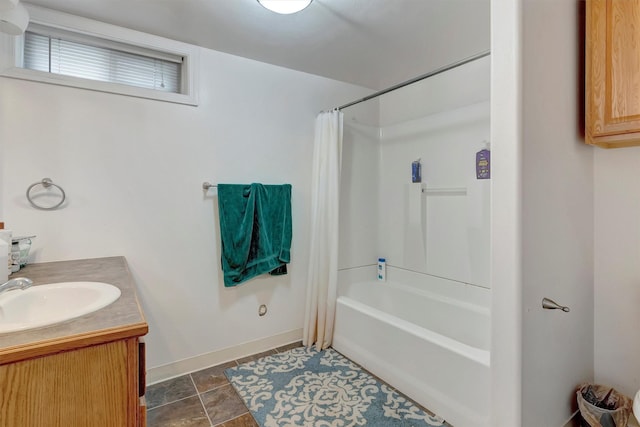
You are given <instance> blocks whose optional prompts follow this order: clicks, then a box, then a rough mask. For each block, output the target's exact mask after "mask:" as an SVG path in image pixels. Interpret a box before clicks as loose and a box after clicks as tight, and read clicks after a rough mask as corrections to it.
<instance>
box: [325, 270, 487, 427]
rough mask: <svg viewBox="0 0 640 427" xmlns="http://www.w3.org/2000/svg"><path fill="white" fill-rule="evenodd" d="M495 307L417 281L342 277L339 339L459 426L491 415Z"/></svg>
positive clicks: (347, 351) (336, 343)
mask: <svg viewBox="0 0 640 427" xmlns="http://www.w3.org/2000/svg"><path fill="white" fill-rule="evenodd" d="M489 345H490V315H489V309H488V308H487V307H483V306H481V305H477V304H472V303H469V302H464V301H460V300H456V299H453V298H451V297H447V296H442V295H438V294H435V293H431V292H427V291H423V290H421V289H416V288H414V287H410V286H406V285H402V284H394V283H389V282H387V283H381V282H377V281H374V282H358V283H350V284H342V285H341V286H340V290H339V296H338V300H337V304H336V323H335V330H334V336H333V347H334V348H335V349H336V350H337V351H339V352H340V353H342V354H344V355H345V356H347V357H349V358H350V359H352V360H353V361H355V362H356V363H358V364H360V365H361V366H363V367H364V368H365V369H367V370H369V371H370V372H372V373H373V374H374V375H376V376H378V377H380V378H381V379H383V380H384V381H386V382H388V383H389V384H390V385H391V386H393V387H395V388H396V389H397V390H399V391H400V392H402V393H404V394H406V395H407V396H409V397H410V398H412V399H413V400H415V401H416V402H418V403H420V404H421V405H423V406H424V407H426V408H428V409H430V410H431V411H433V412H435V413H436V414H437V415H439V416H441V417H443V418H444V419H446V420H447V421H448V422H449V423H450V424H452V425H453V426H454V427H482V426H488V423H489V394H490V383H489V381H490V371H489V369H490V368H489Z"/></svg>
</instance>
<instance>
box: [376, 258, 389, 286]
mask: <svg viewBox="0 0 640 427" xmlns="http://www.w3.org/2000/svg"><path fill="white" fill-rule="evenodd" d="M378 280H379V281H381V282H386V280H387V262H386V260H385V259H384V258H378Z"/></svg>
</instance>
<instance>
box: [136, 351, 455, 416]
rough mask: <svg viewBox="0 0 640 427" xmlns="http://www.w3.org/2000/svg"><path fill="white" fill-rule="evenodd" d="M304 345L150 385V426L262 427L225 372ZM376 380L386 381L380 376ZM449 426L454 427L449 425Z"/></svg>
mask: <svg viewBox="0 0 640 427" xmlns="http://www.w3.org/2000/svg"><path fill="white" fill-rule="evenodd" d="M301 345H302V343H300V342H297V343H293V344H290V345H286V346H283V347H278V348H275V349H273V350H269V351H265V352H263V353H259V354H254V355H253V356H249V357H244V358H242V359H238V360H235V361H232V362H228V363H223V364H222V365H217V366H213V367H211V368H206V369H203V370H201V371H197V372H192V373H191V374H186V375H183V376H180V377H177V378H173V379H170V380H167V381H163V382H161V383H157V384H154V385H150V386H148V387H147V391H146V394H145V397H146V400H147V426H148V427H211V426H215V427H259V426H258V424H257V423H256V422H255V420H254V419H253V417H252V416H251V414H250V413H249V410H248V409H247V407H246V406H245V404H244V402H243V401H242V399H241V398H240V396H238V394H237V393H236V391H235V390H234V388H233V387H232V386H231V384H230V383H229V381H227V378H226V377H225V375H224V371H225V369H227V368H229V367H233V366H236V365H241V364H243V363H245V362H249V361H251V360H256V359H259V358H261V357H264V356H268V355H270V354H275V353H281V352H284V351H287V350H290V349H292V348H296V347H300V346H301ZM374 377H375V375H374ZM375 378H376V379H377V380H378V381H380V382H384V381H382V380H381V379H380V378H378V377H375ZM390 387H391V386H390ZM416 405H417V404H416ZM417 406H420V405H417ZM420 408H422V406H420ZM422 409H424V408H422ZM425 411H427V410H426V409H425ZM427 412H429V411H427ZM446 426H448V427H451V426H450V425H449V424H446Z"/></svg>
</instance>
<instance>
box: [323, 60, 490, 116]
mask: <svg viewBox="0 0 640 427" xmlns="http://www.w3.org/2000/svg"><path fill="white" fill-rule="evenodd" d="M489 55H491V51H490V50H485V51H483V52H480V53H477V54H475V55H472V56H469V57H468V58H465V59H462V60H460V61H458V62H454V63H452V64H449V65H445V66H444V67H441V68H438V69H436V70H434V71H430V72H428V73H426V74H423V75H421V76H418V77H414V78H413V79H411V80H407V81H406V82H402V83H398V84H397V85H395V86H391V87H388V88H386V89H382V90H381V91H379V92H376V93H373V94H371V95H369V96H365V97H364V98H362V99H359V100H357V101H353V102H349V103H348V104H344V105H341V106H339V107H336V108H335V109H336V110H342V109H344V108H347V107H351V106H352V105H356V104H360V103H361V102H365V101H368V100H370V99H373V98H377V97H379V96H380V95H384V94H385V93H389V92H392V91H394V90H396V89H400V88H402V87H405V86H409V85H410V84H413V83H416V82H419V81H421V80H424V79H428V78H429V77H433V76H435V75H437V74H440V73H444V72H445V71H449V70H452V69H454V68H457V67H459V66H461V65H464V64H468V63H469V62H472V61H475V60H476V59H480V58H484V57H485V56H489Z"/></svg>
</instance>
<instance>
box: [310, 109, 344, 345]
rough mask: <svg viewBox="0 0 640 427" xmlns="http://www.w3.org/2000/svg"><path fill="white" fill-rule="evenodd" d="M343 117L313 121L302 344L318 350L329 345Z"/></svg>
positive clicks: (326, 114) (334, 114)
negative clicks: (313, 346) (308, 242)
mask: <svg viewBox="0 0 640 427" xmlns="http://www.w3.org/2000/svg"><path fill="white" fill-rule="evenodd" d="M342 126H343V114H342V113H341V112H340V111H338V110H334V111H329V112H322V113H320V114H319V115H318V117H317V118H316V130H315V140H314V149H313V170H312V173H313V175H312V187H311V233H310V242H311V248H310V251H309V274H308V277H307V301H306V310H305V322H304V333H303V341H302V342H303V344H304V345H305V346H311V345H313V344H314V343H315V345H316V348H317V349H318V350H321V349H324V348H327V347H329V346H330V345H331V340H332V338H333V323H334V317H335V308H336V291H337V281H338V202H339V197H340V165H341V161H342Z"/></svg>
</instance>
